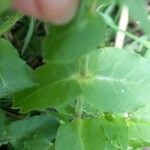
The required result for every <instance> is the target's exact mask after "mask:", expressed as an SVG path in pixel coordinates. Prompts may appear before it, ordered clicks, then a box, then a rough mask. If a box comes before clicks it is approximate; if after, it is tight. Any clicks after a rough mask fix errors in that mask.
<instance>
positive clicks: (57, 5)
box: [13, 0, 79, 25]
mask: <svg viewBox="0 0 150 150" xmlns="http://www.w3.org/2000/svg"><path fill="white" fill-rule="evenodd" d="M78 1H79V0H13V8H15V9H17V10H19V11H21V12H22V13H24V14H26V15H31V16H34V17H36V18H39V19H42V20H46V21H50V22H51V23H54V24H59V25H60V24H64V23H67V22H69V21H70V20H71V19H72V18H73V16H74V15H75V12H76V9H77V7H78Z"/></svg>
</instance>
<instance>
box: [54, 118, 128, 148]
mask: <svg viewBox="0 0 150 150" xmlns="http://www.w3.org/2000/svg"><path fill="white" fill-rule="evenodd" d="M127 143H128V130H127V126H126V124H125V123H124V122H123V121H122V120H120V119H115V120H113V121H108V120H106V119H86V120H81V119H77V120H75V121H73V122H71V123H68V124H64V125H61V126H60V127H59V130H58V133H57V136H56V150H62V149H65V150H70V148H71V149H72V150H94V149H95V148H96V149H101V150H107V149H108V150H119V149H122V150H126V149H127Z"/></svg>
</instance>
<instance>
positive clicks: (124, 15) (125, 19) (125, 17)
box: [115, 6, 129, 48]
mask: <svg viewBox="0 0 150 150" xmlns="http://www.w3.org/2000/svg"><path fill="white" fill-rule="evenodd" d="M128 23H129V10H128V8H127V6H123V8H122V11H121V16H120V21H119V29H120V30H122V31H124V32H125V31H126V30H127V27H128ZM124 32H121V31H118V32H117V36H116V41H115V47H117V48H123V45H124V41H125V33H124Z"/></svg>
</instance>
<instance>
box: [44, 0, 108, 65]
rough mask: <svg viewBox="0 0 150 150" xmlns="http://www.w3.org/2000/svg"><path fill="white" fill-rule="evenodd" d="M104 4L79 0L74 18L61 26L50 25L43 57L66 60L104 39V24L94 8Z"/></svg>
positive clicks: (88, 50) (83, 52)
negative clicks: (79, 5)
mask: <svg viewBox="0 0 150 150" xmlns="http://www.w3.org/2000/svg"><path fill="white" fill-rule="evenodd" d="M105 2H106V1H105ZM96 3H97V4H96ZM104 4H105V3H104V1H101V2H98V1H97V0H88V1H81V7H80V10H79V13H78V15H77V17H76V18H75V20H73V21H72V22H71V23H70V24H68V25H66V26H62V27H56V26H54V27H53V26H51V27H50V34H49V36H48V37H47V38H46V39H45V42H44V56H45V58H46V59H48V60H49V61H51V62H68V61H72V60H74V58H76V57H79V56H82V55H84V54H87V53H88V52H90V51H92V50H93V49H95V48H96V47H98V46H99V45H100V44H101V43H102V41H103V40H104V36H105V29H106V25H105V23H104V21H103V19H102V17H101V16H99V15H98V13H97V12H96V8H97V7H98V6H99V5H100V6H101V5H102V6H104ZM96 6H97V7H96Z"/></svg>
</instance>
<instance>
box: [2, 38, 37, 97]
mask: <svg viewBox="0 0 150 150" xmlns="http://www.w3.org/2000/svg"><path fill="white" fill-rule="evenodd" d="M10 64H11V65H10ZM33 85H34V83H33V82H32V80H31V70H30V69H29V67H28V66H27V65H26V64H25V62H23V61H22V60H21V59H19V56H18V54H17V51H16V50H15V48H14V47H13V46H12V45H11V44H10V43H9V42H7V41H6V40H4V39H0V98H2V97H4V96H6V95H8V94H13V93H14V92H16V91H19V90H22V89H25V88H27V87H31V86H33Z"/></svg>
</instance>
